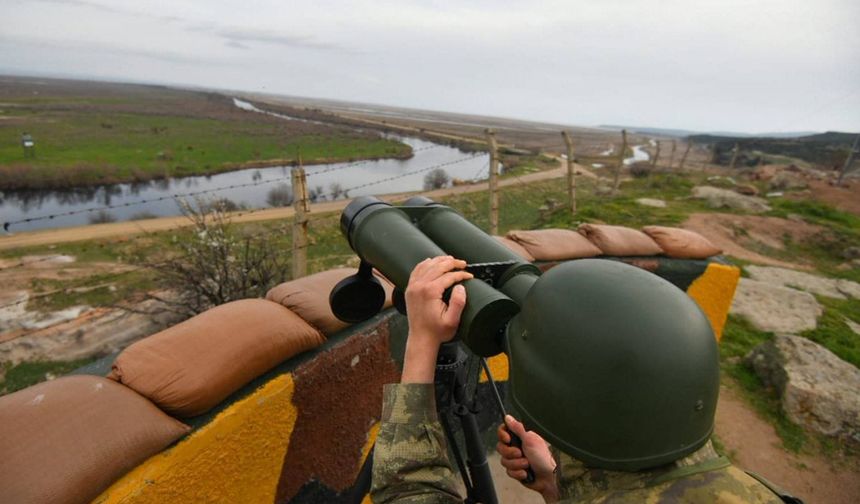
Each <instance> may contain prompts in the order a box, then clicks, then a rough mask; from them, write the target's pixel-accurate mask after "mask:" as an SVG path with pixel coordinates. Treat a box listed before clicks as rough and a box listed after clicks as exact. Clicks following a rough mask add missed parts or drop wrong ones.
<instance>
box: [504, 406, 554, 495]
mask: <svg viewBox="0 0 860 504" xmlns="http://www.w3.org/2000/svg"><path fill="white" fill-rule="evenodd" d="M506 426H507V429H506V428H505V427H506ZM508 429H510V431H511V432H513V433H514V434H516V435H518V436H519V437H520V439H521V440H522V442H523V447H522V450H520V449H519V448H516V447H514V446H508V444H509V443H510V442H511V435H510V433H509V432H508ZM496 435H497V436H498V438H499V442H498V443H497V444H496V451H497V452H498V453H499V455H500V456H501V457H502V466H504V468H505V469H506V472H507V473H508V476H510V477H511V478H513V479H515V480H517V481H519V482H522V481H523V480H524V479H525V478H526V468H527V467H529V466H531V468H532V471H534V474H535V480H534V483H531V484H529V485H525V486H526V487H528V488H530V489H532V490H534V491H536V492H539V493H540V494H541V495H543V497H544V500H545V501H546V502H555V501H557V500H558V488H557V487H556V482H555V474H554V472H555V460H553V458H552V454H551V453H550V452H549V447H548V446H547V444H546V441H544V439H543V438H542V437H540V435H539V434H538V433H536V432H533V431H527V430H526V428H525V426H524V425H523V424H522V423H521V422H519V421H517V420H516V419H515V418H514V417H512V416H511V415H508V416H506V417H505V423H504V424H501V425H499V428H498V430H497V431H496Z"/></svg>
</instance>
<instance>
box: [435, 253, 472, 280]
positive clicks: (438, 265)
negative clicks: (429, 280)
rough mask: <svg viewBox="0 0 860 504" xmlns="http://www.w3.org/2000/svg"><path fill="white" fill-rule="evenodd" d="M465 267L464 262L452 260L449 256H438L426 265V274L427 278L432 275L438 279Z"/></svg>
mask: <svg viewBox="0 0 860 504" xmlns="http://www.w3.org/2000/svg"><path fill="white" fill-rule="evenodd" d="M465 267H466V261H461V260H460V259H454V258H453V257H451V256H439V257H434V258H433V259H431V260H430V263H429V264H427V270H426V274H427V275H428V276H430V275H433V276H435V277H439V276H442V274H443V273H447V272H449V271H452V270H455V269H463V268H465Z"/></svg>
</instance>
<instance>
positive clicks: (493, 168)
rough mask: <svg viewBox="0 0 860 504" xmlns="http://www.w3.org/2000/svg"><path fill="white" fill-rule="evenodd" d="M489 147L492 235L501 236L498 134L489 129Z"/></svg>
mask: <svg viewBox="0 0 860 504" xmlns="http://www.w3.org/2000/svg"><path fill="white" fill-rule="evenodd" d="M486 133H487V146H488V147H489V148H490V234H491V235H497V234H499V157H498V152H497V149H498V146H497V145H496V132H495V131H493V130H491V129H488V130H487V131H486Z"/></svg>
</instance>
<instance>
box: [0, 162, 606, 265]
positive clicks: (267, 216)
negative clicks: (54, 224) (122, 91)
mask: <svg viewBox="0 0 860 504" xmlns="http://www.w3.org/2000/svg"><path fill="white" fill-rule="evenodd" d="M566 171H567V170H566V167H565V163H564V161H562V160H559V166H558V167H557V168H553V169H551V170H545V171H540V172H536V173H530V174H528V175H523V176H520V177H510V178H504V179H502V180H501V181H500V182H499V185H500V186H502V187H506V186H511V185H516V184H527V183H531V182H537V181H540V180H548V179H554V178H559V177H563V176H565V173H566ZM576 172H577V174H579V175H581V176H584V177H589V178H596V177H597V176H596V175H595V174H594V173H592V172H591V171H589V170H588V169H587V168H585V167H583V166H581V165H576ZM485 190H487V183H486V182H482V183H477V184H469V185H462V186H456V187H446V188H442V189H437V190H435V191H428V192H423V193H420V194H422V195H424V196H427V197H428V198H438V197H442V196H448V195H451V194H464V193H471V192H478V191H485ZM415 194H419V193H399V194H387V195H383V196H380V198H381V199H384V200H386V201H389V202H397V201H402V200H404V199H406V198H408V197H409V196H412V195H415ZM350 201H351V200H348V199H344V200H337V201H324V202H321V203H314V204H312V205H311V212H312V213H315V214H322V213H327V212H339V211H341V210H343V208H344V207H346V205H347V204H349V202H350ZM294 214H295V212H294V211H293V209H292V208H290V207H281V208H265V209H260V210H247V211H239V212H233V213H232V214H231V220H232V221H233V222H257V221H266V220H275V219H288V218H291V217H292V216H293V215H294ZM188 224H189V221H188V219H186V218H185V217H182V216H178V217H162V218H158V219H144V220H136V221H128V222H112V223H109V224H92V225H89V226H78V227H68V228H59V229H47V230H40V231H26V232H23V233H15V234H13V235H8V236H2V237H0V250H10V249H15V248H20V247H34V246H44V245H55V244H58V243H69V242H77V241H84V240H95V239H102V238H116V237H126V236H133V235H137V234H140V233H153V232H157V231H168V230H171V229H177V228H180V227H183V226H187V225H188Z"/></svg>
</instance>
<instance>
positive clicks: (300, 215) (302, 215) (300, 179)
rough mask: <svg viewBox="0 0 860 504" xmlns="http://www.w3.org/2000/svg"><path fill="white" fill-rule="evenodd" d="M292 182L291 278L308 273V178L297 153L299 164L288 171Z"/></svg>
mask: <svg viewBox="0 0 860 504" xmlns="http://www.w3.org/2000/svg"><path fill="white" fill-rule="evenodd" d="M290 175H291V178H292V182H293V209H295V215H294V216H293V278H301V277H303V276H305V275H307V273H308V215H307V214H308V213H309V212H310V203H309V201H308V179H307V176H306V175H305V168H304V167H303V166H302V157H301V155H299V166H294V167H293V169H292V170H291V171H290Z"/></svg>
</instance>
